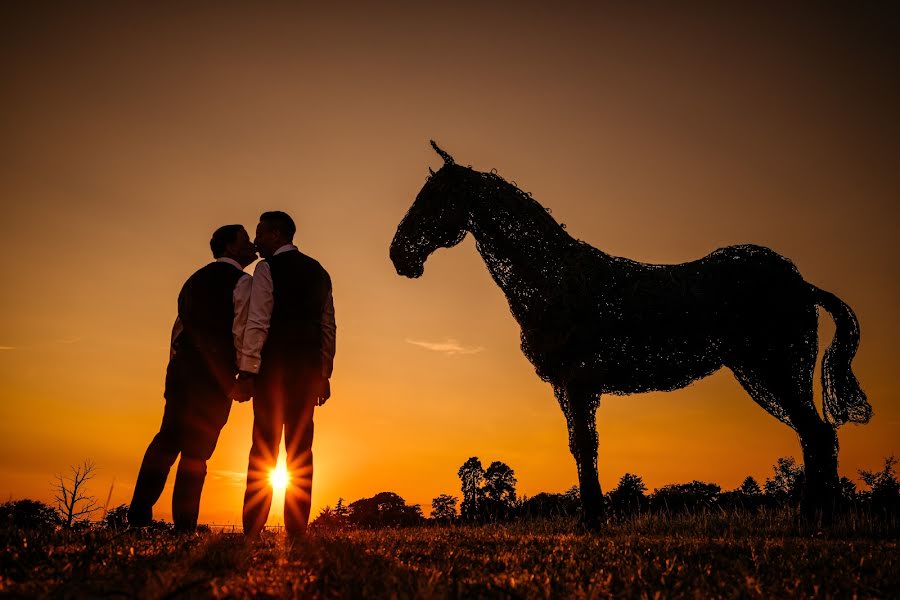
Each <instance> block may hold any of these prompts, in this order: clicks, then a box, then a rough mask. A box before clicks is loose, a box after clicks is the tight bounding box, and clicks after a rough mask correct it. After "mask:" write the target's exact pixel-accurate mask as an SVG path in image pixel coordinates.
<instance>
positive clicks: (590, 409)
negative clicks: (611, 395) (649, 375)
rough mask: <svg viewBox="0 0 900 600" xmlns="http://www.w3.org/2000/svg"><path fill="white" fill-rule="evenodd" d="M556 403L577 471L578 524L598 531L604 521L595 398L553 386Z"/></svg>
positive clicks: (597, 400)
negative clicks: (598, 471)
mask: <svg viewBox="0 0 900 600" xmlns="http://www.w3.org/2000/svg"><path fill="white" fill-rule="evenodd" d="M554 392H555V394H556V399H557V400H558V401H559V405H560V408H562V411H563V414H564V415H565V416H566V423H567V425H568V427H569V450H570V451H571V452H572V456H573V457H574V458H575V465H576V466H577V467H578V485H579V487H580V489H581V510H582V520H583V522H584V524H585V526H586V527H588V528H589V529H592V530H596V529H599V528H600V527H601V526H602V525H603V523H604V522H605V521H606V510H605V507H604V503H603V491H602V490H601V489H600V479H599V477H598V475H597V418H596V415H597V406H598V404H599V397H598V395H597V394H596V393H593V392H590V391H586V390H584V389H581V388H579V387H578V386H572V385H569V386H565V387H562V386H554Z"/></svg>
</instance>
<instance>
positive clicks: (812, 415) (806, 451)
mask: <svg viewBox="0 0 900 600" xmlns="http://www.w3.org/2000/svg"><path fill="white" fill-rule="evenodd" d="M803 321H805V322H806V325H807V326H806V327H805V331H804V330H803V329H801V328H799V327H798V328H792V329H791V330H788V331H783V332H782V333H783V334H784V337H783V338H782V339H781V340H780V344H778V345H777V346H774V347H773V344H772V340H771V339H767V340H764V343H760V344H759V346H756V347H753V346H752V345H751V348H748V349H747V350H752V352H744V353H743V355H744V358H743V360H742V361H741V362H740V363H738V364H729V365H728V366H729V367H730V368H731V370H732V371H733V372H734V374H735V377H736V378H737V380H738V381H739V382H740V383H741V385H742V386H743V387H744V389H745V390H747V392H748V393H749V394H750V396H751V397H752V398H753V399H754V400H755V401H756V402H757V403H758V404H759V405H761V406H762V407H763V408H765V409H766V410H767V411H768V412H769V413H770V414H771V415H773V416H774V417H776V418H777V419H779V420H780V421H782V422H784V423H786V424H788V425H790V426H791V427H792V428H793V429H794V430H795V431H796V432H797V434H798V435H799V437H800V446H801V448H802V449H803V465H804V473H805V483H804V490H803V496H802V502H801V506H802V509H803V512H804V514H806V515H808V516H812V515H814V514H815V513H817V512H819V511H823V512H824V513H825V514H826V516H827V515H829V514H830V513H831V511H832V510H833V508H834V503H835V501H836V493H837V485H838V474H837V455H838V440H837V432H836V431H835V429H834V427H833V426H832V425H830V424H829V423H826V422H825V421H823V420H822V418H821V417H820V416H819V413H818V412H817V411H816V407H815V405H814V398H813V371H814V369H815V362H816V354H817V351H816V328H815V321H814V320H813V321H812V322H811V323H810V322H809V321H808V320H807V319H801V322H803ZM757 342H758V343H759V342H760V341H759V340H757ZM751 344H752V342H751Z"/></svg>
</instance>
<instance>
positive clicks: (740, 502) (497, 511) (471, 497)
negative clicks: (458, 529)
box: [312, 456, 900, 528]
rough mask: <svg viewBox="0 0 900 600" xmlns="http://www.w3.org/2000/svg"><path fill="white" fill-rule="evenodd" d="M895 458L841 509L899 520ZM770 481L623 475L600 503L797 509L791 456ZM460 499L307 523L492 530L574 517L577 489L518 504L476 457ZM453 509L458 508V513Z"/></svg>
mask: <svg viewBox="0 0 900 600" xmlns="http://www.w3.org/2000/svg"><path fill="white" fill-rule="evenodd" d="M896 465H897V459H895V458H894V457H893V456H890V457H887V458H885V459H884V464H883V465H882V468H881V469H880V470H877V471H867V470H860V471H859V476H860V479H861V480H862V481H863V483H864V484H865V486H866V488H867V489H863V490H859V489H857V486H856V484H855V483H854V482H853V481H852V480H850V479H849V478H847V477H841V479H840V502H841V503H842V507H843V508H845V509H863V510H869V511H872V512H876V513H880V514H884V515H885V516H896V515H898V514H900V481H898V479H897V474H896ZM772 471H773V473H772V476H771V477H768V478H767V479H766V480H765V481H764V482H763V484H762V485H760V483H759V482H758V481H756V479H754V478H753V477H749V476H748V477H747V478H745V479H744V481H743V482H742V483H741V485H739V486H738V487H737V488H735V489H733V490H722V488H721V486H719V485H718V484H715V483H707V482H703V481H696V480H695V481H691V482H688V483H674V484H668V485H664V486H662V487H659V488H656V489H654V490H653V491H652V492H650V493H648V489H647V486H646V485H645V484H644V480H643V478H642V477H641V476H640V475H636V474H633V473H625V474H624V475H622V477H621V478H620V479H619V482H618V484H617V485H616V486H615V487H614V488H613V489H612V490H610V491H609V492H608V493H607V494H605V496H604V502H605V503H606V507H607V510H608V513H609V514H610V516H611V517H612V518H617V519H626V518H630V517H633V516H635V515H639V514H648V513H658V514H659V513H669V514H673V513H674V514H677V513H691V512H700V511H704V510H711V509H716V510H718V509H722V510H745V511H751V512H756V511H758V510H760V509H762V508H780V507H793V508H796V507H797V506H798V505H799V503H800V497H801V494H802V492H803V483H804V481H803V477H804V473H803V466H802V465H798V464H797V462H796V461H795V460H794V459H793V458H792V457H783V458H779V459H778V460H777V462H776V463H775V464H774V465H773V467H772ZM457 476H458V477H459V479H460V491H461V493H462V499H461V501H460V497H459V496H456V495H452V494H440V495H439V496H437V497H435V498H434V499H433V500H432V501H431V516H430V517H428V518H425V517H424V515H423V514H422V507H421V505H419V504H412V505H408V504H407V503H406V501H405V500H404V499H403V498H402V497H401V496H399V495H398V494H395V493H393V492H381V493H379V494H376V495H375V496H373V497H371V498H363V499H360V500H357V501H355V502H351V503H350V504H345V502H344V500H343V498H341V499H339V500H338V503H337V505H336V506H335V507H334V508H332V507H330V506H327V507H325V508H324V509H323V510H322V512H321V513H319V515H318V516H317V517H316V518H315V519H314V520H313V523H312V525H313V526H314V527H324V528H340V527H359V528H380V527H403V526H412V525H425V524H451V523H494V522H509V521H515V520H519V519H535V518H552V517H577V516H579V515H580V511H581V499H580V494H579V491H578V488H577V487H576V486H573V487H571V488H570V489H569V490H567V491H565V492H563V493H550V492H541V493H539V494H535V495H534V496H532V497H527V496H526V497H522V498H519V497H518V495H517V492H516V484H517V483H518V481H517V479H516V476H515V471H514V470H513V469H512V468H511V467H510V466H509V465H507V464H506V463H503V462H501V461H494V462H492V463H491V464H490V465H489V466H488V467H487V468H484V466H483V465H482V462H481V460H480V459H479V458H478V457H475V456H473V457H471V458H469V459H468V460H467V461H466V462H465V463H463V465H462V466H461V467H460V468H459V471H458V472H457ZM457 507H458V508H457Z"/></svg>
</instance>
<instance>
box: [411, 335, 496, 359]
mask: <svg viewBox="0 0 900 600" xmlns="http://www.w3.org/2000/svg"><path fill="white" fill-rule="evenodd" d="M406 343H408V344H412V345H413V346H420V347H422V348H425V349H426V350H432V351H433V352H442V353H444V354H446V355H448V356H456V355H458V354H478V353H479V352H483V351H484V348H483V347H482V346H463V345H462V344H460V343H459V342H458V341H456V340H454V339H447V340H444V341H443V342H423V341H420V340H411V339H409V338H406Z"/></svg>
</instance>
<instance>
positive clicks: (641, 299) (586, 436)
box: [391, 142, 871, 520]
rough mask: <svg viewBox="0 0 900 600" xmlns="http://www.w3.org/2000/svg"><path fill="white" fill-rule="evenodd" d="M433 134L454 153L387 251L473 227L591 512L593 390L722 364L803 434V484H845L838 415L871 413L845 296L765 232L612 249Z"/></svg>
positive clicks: (405, 257) (407, 271)
mask: <svg viewBox="0 0 900 600" xmlns="http://www.w3.org/2000/svg"><path fill="white" fill-rule="evenodd" d="M432 145H433V147H434V148H435V150H436V151H437V152H438V154H439V155H440V156H441V157H442V158H443V159H444V166H443V167H442V168H441V169H440V170H439V171H437V172H436V173H435V172H433V171H432V172H431V176H430V177H429V178H428V180H427V181H426V183H425V186H424V187H423V188H422V191H421V192H420V193H419V195H418V197H417V198H416V202H415V203H414V204H413V206H412V207H411V208H410V210H409V212H408V213H407V215H406V216H405V217H404V219H403V221H402V222H401V223H400V225H399V226H398V229H397V234H396V235H395V237H394V241H393V242H392V244H391V258H392V260H393V261H394V265H395V266H396V268H397V271H398V273H400V274H404V275H408V276H411V277H418V276H419V275H421V273H422V270H423V265H424V262H425V260H426V259H427V257H428V255H429V254H431V253H432V252H433V251H435V250H436V249H437V248H440V247H452V246H454V245H456V244H458V243H459V242H460V241H461V240H462V238H463V237H464V236H465V235H466V234H467V233H469V232H471V233H472V235H473V236H474V237H475V240H476V247H477V249H478V252H479V253H480V254H481V256H482V258H483V259H484V262H485V264H486V266H487V268H488V271H489V272H490V273H491V276H492V277H493V279H494V281H495V282H496V283H497V285H498V286H499V287H500V288H501V289H502V290H503V292H504V294H505V295H506V298H507V300H508V301H509V307H510V311H511V312H512V314H513V317H514V318H515V319H516V321H517V322H518V323H519V325H520V327H521V342H522V351H523V353H524V354H525V355H526V357H527V358H528V359H529V361H530V362H531V363H532V364H533V365H534V367H535V370H536V372H537V374H538V375H539V376H540V377H541V378H542V379H543V380H545V381H547V382H549V383H551V385H552V386H553V389H554V392H555V394H556V397H557V399H558V401H559V403H560V406H561V408H562V409H563V412H564V414H565V415H566V419H567V423H568V425H569V433H570V448H571V449H572V452H573V455H575V458H576V464H577V465H578V469H579V481H580V482H581V485H582V498H583V501H584V503H585V505H584V508H585V515H586V517H589V518H597V517H598V516H599V515H601V514H602V500H600V498H601V496H600V492H599V484H598V483H596V449H597V440H596V426H595V421H594V419H595V411H596V407H597V405H598V402H599V395H600V394H631V393H635V392H645V391H653V390H657V391H668V390H674V389H678V388H681V387H684V386H686V385H688V384H690V383H691V382H693V381H695V380H697V379H700V378H702V377H705V376H707V375H709V374H711V373H712V372H714V371H716V370H718V369H719V368H721V367H723V366H726V367H728V368H729V369H731V371H732V372H733V373H734V374H735V376H736V378H737V379H738V381H739V382H740V383H741V384H742V385H743V386H744V388H745V389H746V390H747V392H748V393H749V394H750V396H751V397H752V398H753V400H755V401H756V402H757V403H758V404H760V405H761V406H762V407H763V408H765V409H766V410H767V411H768V412H769V413H770V414H772V415H773V416H775V417H776V418H778V419H779V420H780V421H782V422H784V423H786V424H788V425H789V426H791V427H792V428H794V429H795V430H796V431H797V432H798V434H799V435H800V438H801V443H802V446H803V449H804V461H805V463H806V465H807V472H808V473H809V475H810V477H809V479H810V482H809V486H811V487H810V488H809V489H810V490H811V491H810V493H809V494H808V496H809V497H810V498H813V497H819V498H821V497H824V496H826V495H828V494H830V493H831V492H833V490H834V489H836V484H837V436H836V434H835V429H836V428H837V427H838V426H839V425H841V424H842V423H845V422H847V421H853V422H859V423H864V422H867V421H868V420H869V418H870V416H871V407H870V406H869V404H868V402H867V401H866V396H865V394H864V393H863V392H862V389H861V388H860V386H859V383H858V382H857V380H856V377H855V376H854V375H853V373H852V370H851V369H850V362H851V361H852V359H853V356H854V354H855V352H856V348H857V346H858V343H859V328H858V324H857V321H856V317H855V315H854V314H853V311H852V310H851V309H850V307H849V306H847V305H846V304H845V303H843V302H842V301H841V300H840V299H838V298H837V296H834V295H833V294H831V293H829V292H826V291H824V290H821V289H819V288H818V287H816V286H814V285H812V284H810V283H807V282H806V281H804V280H803V278H802V276H801V275H800V273H799V271H798V270H797V268H796V267H795V266H794V264H793V263H792V262H791V261H790V260H788V259H787V258H784V257H783V256H780V255H779V254H777V253H775V252H774V251H772V250H770V249H768V248H765V247H762V246H754V245H740V246H730V247H727V248H720V249H718V250H716V251H714V252H712V253H711V254H709V255H707V256H705V257H703V258H700V259H698V260H695V261H691V262H686V263H681V264H671V265H657V264H647V263H641V262H637V261H634V260H630V259H627V258H622V257H615V256H611V255H609V254H606V253H604V252H601V251H600V250H598V249H597V248H594V247H593V246H591V245H589V244H587V243H585V242H583V241H580V240H577V239H575V238H573V237H572V236H570V235H569V234H568V232H567V231H566V228H565V226H564V225H561V224H559V223H557V222H556V220H555V219H553V217H552V216H551V215H550V213H549V211H548V210H547V209H545V208H544V207H543V206H542V205H541V204H540V203H538V202H537V201H536V200H535V199H533V198H532V197H531V195H530V194H527V193H525V192H523V191H522V190H520V189H519V188H518V187H517V186H516V185H515V182H512V183H510V182H507V181H506V180H504V179H503V178H502V177H500V176H499V175H497V174H496V172H494V171H492V172H490V173H484V172H478V171H474V170H473V169H471V168H470V167H462V166H460V165H457V164H456V163H455V161H454V160H453V158H452V157H451V156H450V155H449V154H448V153H446V152H445V151H443V150H442V149H440V148H439V147H438V146H437V145H436V144H434V142H432ZM817 306H821V307H823V308H825V309H826V310H827V311H828V312H829V313H831V314H832V316H833V318H834V320H835V324H836V329H837V331H836V334H835V339H834V340H833V342H832V344H831V346H830V347H829V348H828V350H827V351H826V353H825V358H824V361H823V367H822V377H823V389H824V393H823V414H824V416H825V421H823V420H822V419H821V418H820V416H819V414H818V413H817V411H816V408H815V406H814V405H813V402H812V394H813V387H812V376H813V370H814V368H815V362H816V357H817V352H818V333H817V314H818V312H817ZM598 503H599V504H600V507H599V508H598V507H597V506H596V504H598ZM589 520H590V519H589Z"/></svg>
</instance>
